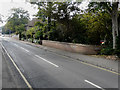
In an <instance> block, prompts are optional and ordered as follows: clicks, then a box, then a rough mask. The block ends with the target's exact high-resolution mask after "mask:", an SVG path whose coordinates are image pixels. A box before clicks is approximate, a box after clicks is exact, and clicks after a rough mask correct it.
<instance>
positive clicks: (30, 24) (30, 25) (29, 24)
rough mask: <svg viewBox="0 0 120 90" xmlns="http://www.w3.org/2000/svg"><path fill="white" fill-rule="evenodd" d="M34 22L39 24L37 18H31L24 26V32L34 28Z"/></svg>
mask: <svg viewBox="0 0 120 90" xmlns="http://www.w3.org/2000/svg"><path fill="white" fill-rule="evenodd" d="M36 22H41V20H40V19H37V18H33V19H32V20H31V21H29V22H28V24H27V25H26V30H29V29H30V28H32V27H34V26H35V23H36Z"/></svg>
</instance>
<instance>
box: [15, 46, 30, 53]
mask: <svg viewBox="0 0 120 90" xmlns="http://www.w3.org/2000/svg"><path fill="white" fill-rule="evenodd" d="M14 45H15V46H17V47H19V46H18V45H17V44H14ZM20 48H21V49H23V50H25V51H26V52H30V51H29V50H27V49H25V48H23V47H20Z"/></svg>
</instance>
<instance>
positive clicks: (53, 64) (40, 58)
mask: <svg viewBox="0 0 120 90" xmlns="http://www.w3.org/2000/svg"><path fill="white" fill-rule="evenodd" d="M35 56H36V57H38V58H40V59H42V60H44V61H45V62H47V63H49V64H51V65H53V66H55V67H59V66H58V65H56V64H54V63H52V62H50V61H48V60H46V59H44V58H42V57H40V56H38V55H35Z"/></svg>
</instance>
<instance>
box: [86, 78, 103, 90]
mask: <svg viewBox="0 0 120 90" xmlns="http://www.w3.org/2000/svg"><path fill="white" fill-rule="evenodd" d="M84 81H85V82H87V83H89V84H91V85H93V86H94V87H97V88H99V89H101V90H105V89H103V88H102V87H100V86H98V85H96V84H94V83H92V82H90V81H88V80H84Z"/></svg>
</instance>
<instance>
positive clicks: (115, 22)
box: [112, 2, 118, 49]
mask: <svg viewBox="0 0 120 90" xmlns="http://www.w3.org/2000/svg"><path fill="white" fill-rule="evenodd" d="M112 35H113V49H115V48H116V36H118V3H117V2H113V4H112Z"/></svg>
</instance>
